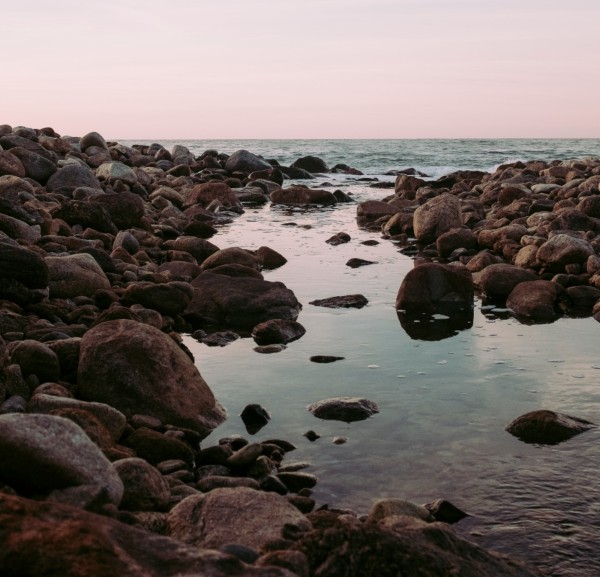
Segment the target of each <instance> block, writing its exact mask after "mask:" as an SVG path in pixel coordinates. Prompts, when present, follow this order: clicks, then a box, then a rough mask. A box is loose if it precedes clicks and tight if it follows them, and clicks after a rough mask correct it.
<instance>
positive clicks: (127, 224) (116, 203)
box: [90, 190, 145, 230]
mask: <svg viewBox="0 0 600 577" xmlns="http://www.w3.org/2000/svg"><path fill="white" fill-rule="evenodd" d="M90 202H92V203H94V204H97V205H100V206H102V207H103V208H104V209H105V210H106V212H107V213H108V215H109V217H110V219H111V221H112V222H113V223H114V224H115V226H116V227H117V228H119V229H120V230H125V229H129V228H134V227H138V228H144V225H143V218H144V215H145V209H144V201H143V200H142V199H141V198H140V196H139V195H137V194H135V193H133V192H129V191H126V190H124V191H122V192H119V193H118V194H100V195H97V196H95V197H94V198H93V199H92V200H91V201H90Z"/></svg>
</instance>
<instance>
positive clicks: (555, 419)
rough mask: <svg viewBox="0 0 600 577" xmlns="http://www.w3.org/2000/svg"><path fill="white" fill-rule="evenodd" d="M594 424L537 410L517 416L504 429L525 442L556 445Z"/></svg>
mask: <svg viewBox="0 0 600 577" xmlns="http://www.w3.org/2000/svg"><path fill="white" fill-rule="evenodd" d="M595 426H596V425H594V424H593V423H590V422H589V421H586V420H585V419H580V418H578V417H571V416H569V415H565V414H563V413H555V412H554V411H548V410H538V411H531V412H530V413H525V414H524V415H521V416H520V417H517V418H516V419H515V420H514V421H512V422H510V423H509V424H508V425H506V427H505V430H506V431H508V432H509V433H510V434H511V435H513V436H515V437H517V438H518V439H520V440H521V441H523V442H525V443H533V444H537V445H556V444H558V443H562V442H563V441H566V440H567V439H570V438H571V437H574V436H575V435H578V434H579V433H583V432H584V431H587V430H589V429H592V428H594V427H595Z"/></svg>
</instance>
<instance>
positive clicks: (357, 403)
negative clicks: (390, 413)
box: [307, 397, 379, 423]
mask: <svg viewBox="0 0 600 577" xmlns="http://www.w3.org/2000/svg"><path fill="white" fill-rule="evenodd" d="M307 409H308V410H309V411H310V412H311V413H312V414H313V415H314V416H315V417H317V418H319V419H325V420H328V421H329V420H331V421H343V422H345V423H351V422H353V421H363V420H365V419H368V418H369V417H371V416H373V415H374V414H376V413H378V412H379V407H378V406H377V403H375V402H373V401H370V400H369V399H361V398H359V397H336V398H332V399H323V400H322V401H318V402H316V403H313V404H312V405H309V406H308V407H307Z"/></svg>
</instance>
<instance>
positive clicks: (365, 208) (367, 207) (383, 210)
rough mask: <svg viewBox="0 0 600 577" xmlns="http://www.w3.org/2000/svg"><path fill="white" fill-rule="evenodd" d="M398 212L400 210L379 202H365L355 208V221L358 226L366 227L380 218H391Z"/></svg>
mask: <svg viewBox="0 0 600 577" xmlns="http://www.w3.org/2000/svg"><path fill="white" fill-rule="evenodd" d="M397 212H400V208H399V207H398V206H395V205H393V204H390V203H388V202H382V201H380V200H366V201H365V202H361V203H360V204H359V205H358V206H357V207H356V221H357V224H358V226H363V227H364V226H367V225H369V224H370V223H372V222H375V221H377V220H379V219H380V218H382V217H391V216H392V215H394V214H396V213H397Z"/></svg>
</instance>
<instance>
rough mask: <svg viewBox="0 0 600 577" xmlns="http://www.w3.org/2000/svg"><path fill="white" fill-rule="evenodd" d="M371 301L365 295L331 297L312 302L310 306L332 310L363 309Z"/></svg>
mask: <svg viewBox="0 0 600 577" xmlns="http://www.w3.org/2000/svg"><path fill="white" fill-rule="evenodd" d="M368 302H369V301H368V300H367V299H366V297H364V296H363V295H360V294H356V295H345V296H337V297H329V298H326V299H319V300H315V301H311V302H310V303H309V304H311V305H314V306H316V307H327V308H332V309H337V308H355V309H361V308H363V307H364V306H365V305H366V304H367V303H368Z"/></svg>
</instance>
